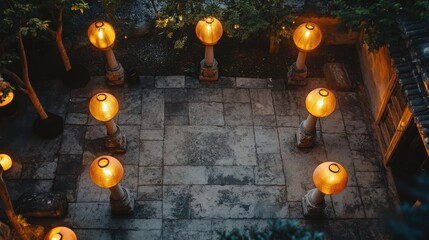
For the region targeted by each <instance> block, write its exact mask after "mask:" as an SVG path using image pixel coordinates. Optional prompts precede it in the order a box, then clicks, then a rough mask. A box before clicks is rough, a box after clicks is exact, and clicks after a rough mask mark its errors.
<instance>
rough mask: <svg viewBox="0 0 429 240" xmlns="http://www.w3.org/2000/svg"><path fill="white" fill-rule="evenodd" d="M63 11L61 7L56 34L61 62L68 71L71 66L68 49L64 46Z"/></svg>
mask: <svg viewBox="0 0 429 240" xmlns="http://www.w3.org/2000/svg"><path fill="white" fill-rule="evenodd" d="M63 9H64V6H61V7H60V9H59V11H58V29H57V31H56V32H55V42H57V47H58V51H59V52H60V56H61V60H62V61H63V64H64V68H65V69H66V71H67V72H68V71H70V70H71V68H72V67H71V64H70V59H69V56H68V55H67V51H66V48H65V47H64V44H63Z"/></svg>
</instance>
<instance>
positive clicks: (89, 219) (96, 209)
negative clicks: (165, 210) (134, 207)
mask: <svg viewBox="0 0 429 240" xmlns="http://www.w3.org/2000/svg"><path fill="white" fill-rule="evenodd" d="M65 224H66V226H68V227H70V228H72V229H76V228H78V229H100V230H101V229H108V230H110V231H115V230H136V229H138V230H139V231H142V230H161V228H162V220H161V219H136V218H114V217H113V218H112V214H111V208H110V204H109V202H102V203H100V202H79V203H69V214H68V217H67V218H66V219H65ZM96 239H98V238H96Z"/></svg>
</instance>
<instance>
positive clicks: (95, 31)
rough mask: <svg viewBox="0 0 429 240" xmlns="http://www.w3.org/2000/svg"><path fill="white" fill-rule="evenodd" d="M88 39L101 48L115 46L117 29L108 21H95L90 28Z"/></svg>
mask: <svg viewBox="0 0 429 240" xmlns="http://www.w3.org/2000/svg"><path fill="white" fill-rule="evenodd" d="M87 33H88V39H89V41H90V42H91V44H92V45H93V46H94V47H96V48H98V49H101V50H107V49H110V48H111V47H113V43H115V37H116V34H115V29H113V26H112V25H111V24H110V23H108V22H106V21H102V20H100V21H96V22H93V23H92V24H91V25H90V26H89V28H88V32H87Z"/></svg>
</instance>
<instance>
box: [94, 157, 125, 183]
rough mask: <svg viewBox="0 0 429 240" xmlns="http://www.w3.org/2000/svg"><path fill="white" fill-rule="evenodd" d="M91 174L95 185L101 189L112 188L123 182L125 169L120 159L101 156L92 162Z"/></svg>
mask: <svg viewBox="0 0 429 240" xmlns="http://www.w3.org/2000/svg"><path fill="white" fill-rule="evenodd" d="M89 173H90V177H91V179H92V181H93V182H94V183H95V185H97V186H99V187H101V188H112V187H114V186H116V185H118V183H119V182H120V181H121V179H122V177H123V176H124V168H123V167H122V164H121V163H120V162H119V160H118V159H116V158H114V157H110V156H101V157H98V158H96V159H95V160H94V161H93V162H92V164H91V166H90V168H89Z"/></svg>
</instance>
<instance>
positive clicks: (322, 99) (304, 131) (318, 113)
mask: <svg viewBox="0 0 429 240" xmlns="http://www.w3.org/2000/svg"><path fill="white" fill-rule="evenodd" d="M336 102H337V101H336V100H335V95H334V93H332V92H331V91H329V90H328V89H326V88H316V89H314V90H313V91H311V92H310V93H309V94H308V95H307V97H306V99H305V107H306V108H307V111H308V112H309V114H308V116H307V119H305V120H304V121H302V122H301V124H300V126H299V128H298V131H297V132H296V140H297V146H298V147H301V148H306V147H311V146H313V142H314V137H315V135H316V123H317V118H323V117H327V116H329V115H330V114H331V113H332V112H334V110H335V106H336Z"/></svg>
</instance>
